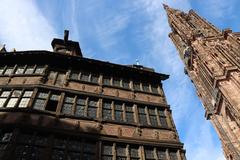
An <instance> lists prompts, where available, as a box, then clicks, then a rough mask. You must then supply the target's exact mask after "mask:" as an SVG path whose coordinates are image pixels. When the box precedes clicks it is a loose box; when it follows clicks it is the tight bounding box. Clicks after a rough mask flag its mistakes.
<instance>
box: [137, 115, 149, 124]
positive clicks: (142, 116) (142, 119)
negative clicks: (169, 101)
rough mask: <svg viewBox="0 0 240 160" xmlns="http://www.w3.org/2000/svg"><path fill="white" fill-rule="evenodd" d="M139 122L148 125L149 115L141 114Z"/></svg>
mask: <svg viewBox="0 0 240 160" xmlns="http://www.w3.org/2000/svg"><path fill="white" fill-rule="evenodd" d="M139 122H140V123H141V124H143V125H148V123H147V117H146V115H145V114H139Z"/></svg>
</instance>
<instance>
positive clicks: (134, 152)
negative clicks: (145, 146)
mask: <svg viewBox="0 0 240 160" xmlns="http://www.w3.org/2000/svg"><path fill="white" fill-rule="evenodd" d="M130 157H131V158H139V153H138V148H130Z"/></svg>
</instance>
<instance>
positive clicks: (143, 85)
mask: <svg viewBox="0 0 240 160" xmlns="http://www.w3.org/2000/svg"><path fill="white" fill-rule="evenodd" d="M142 87H143V91H144V92H149V85H148V84H145V83H143V84H142Z"/></svg>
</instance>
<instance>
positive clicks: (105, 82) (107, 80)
mask: <svg viewBox="0 0 240 160" xmlns="http://www.w3.org/2000/svg"><path fill="white" fill-rule="evenodd" d="M110 80H111V77H103V84H104V85H110Z"/></svg>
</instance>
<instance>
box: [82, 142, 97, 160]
mask: <svg viewBox="0 0 240 160" xmlns="http://www.w3.org/2000/svg"><path fill="white" fill-rule="evenodd" d="M83 159H84V160H95V159H96V144H95V143H90V142H87V143H84V147H83Z"/></svg>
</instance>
